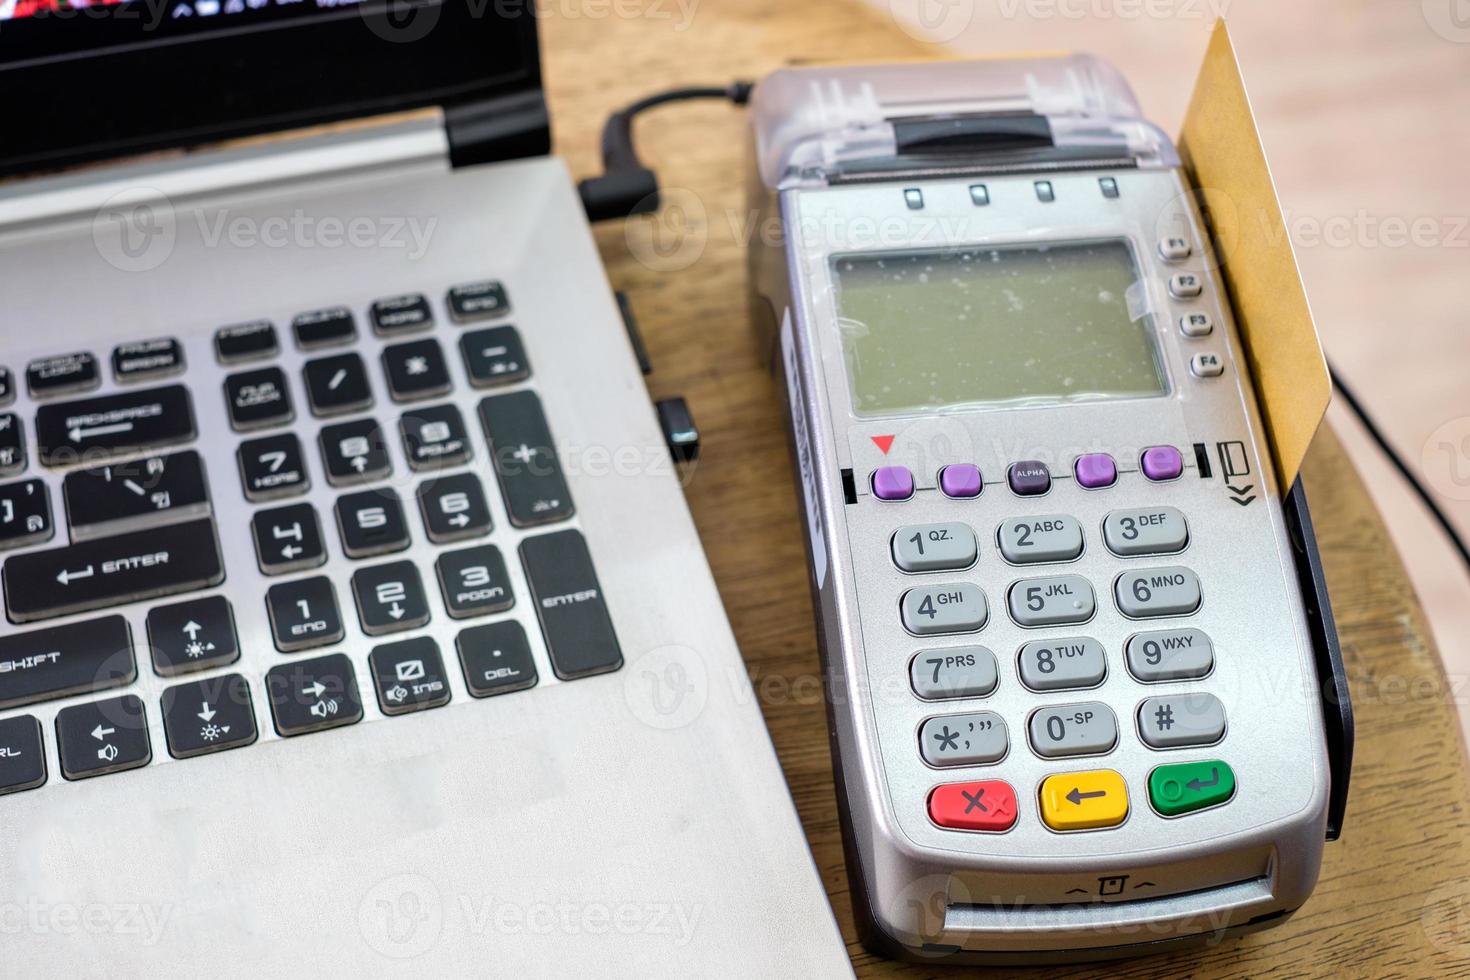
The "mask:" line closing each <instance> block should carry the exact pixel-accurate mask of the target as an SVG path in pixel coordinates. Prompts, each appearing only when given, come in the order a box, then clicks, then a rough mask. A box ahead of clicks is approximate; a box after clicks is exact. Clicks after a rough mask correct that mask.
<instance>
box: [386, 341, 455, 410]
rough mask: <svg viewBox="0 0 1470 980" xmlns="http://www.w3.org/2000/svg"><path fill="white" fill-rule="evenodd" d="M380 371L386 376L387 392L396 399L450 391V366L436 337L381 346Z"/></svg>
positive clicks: (424, 396) (410, 398)
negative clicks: (434, 338)
mask: <svg viewBox="0 0 1470 980" xmlns="http://www.w3.org/2000/svg"><path fill="white" fill-rule="evenodd" d="M383 373H384V374H386V375H387V376H388V394H390V395H392V396H393V400H394V401H396V402H409V401H413V400H414V399H416V398H434V397H436V396H438V395H442V394H444V393H445V392H447V391H448V390H449V366H448V365H447V364H445V363H444V351H443V349H442V348H440V346H439V341H437V340H433V339H425V340H415V341H412V342H411V343H407V344H394V345H393V346H392V347H384V348H383Z"/></svg>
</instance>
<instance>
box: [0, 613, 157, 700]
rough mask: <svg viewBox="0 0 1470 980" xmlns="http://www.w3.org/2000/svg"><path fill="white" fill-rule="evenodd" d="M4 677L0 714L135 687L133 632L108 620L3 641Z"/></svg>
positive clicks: (0, 669) (119, 620)
mask: <svg viewBox="0 0 1470 980" xmlns="http://www.w3.org/2000/svg"><path fill="white" fill-rule="evenodd" d="M0 677H3V678H4V679H5V681H4V683H3V684H0V709H5V708H15V707H19V706H20V705H23V704H32V703H34V702H37V701H50V700H53V699H55V698H64V697H70V696H71V695H73V694H85V693H87V692H90V691H102V690H106V689H107V688H111V687H122V686H123V685H124V684H131V683H132V682H133V681H134V680H136V679H137V677H138V668H137V664H136V663H135V662H134V660H133V634H132V631H131V630H130V629H129V628H128V621H127V620H126V619H124V618H123V617H121V616H104V617H102V618H101V619H89V620H84V621H82V622H78V623H63V624H62V625H60V626H52V627H49V628H47V629H39V630H31V631H30V632H27V633H11V634H9V635H8V636H0Z"/></svg>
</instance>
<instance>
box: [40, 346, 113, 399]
mask: <svg viewBox="0 0 1470 980" xmlns="http://www.w3.org/2000/svg"><path fill="white" fill-rule="evenodd" d="M101 383H102V372H101V371H99V370H98V369H97V358H95V357H93V356H92V355H91V354H89V353H88V352H86V351H79V352H77V353H75V354H61V355H58V356H56V357H42V358H38V359H37V360H34V361H32V362H31V363H30V364H28V365H26V387H27V388H29V389H30V392H31V397H32V398H47V397H50V396H52V395H65V394H70V393H73V392H78V391H86V390H87V389H89V388H95V387H97V386H98V385H99V384H101Z"/></svg>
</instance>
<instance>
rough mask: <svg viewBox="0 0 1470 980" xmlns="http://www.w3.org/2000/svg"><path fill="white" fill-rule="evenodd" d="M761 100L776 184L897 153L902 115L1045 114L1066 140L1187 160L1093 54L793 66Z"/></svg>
mask: <svg viewBox="0 0 1470 980" xmlns="http://www.w3.org/2000/svg"><path fill="white" fill-rule="evenodd" d="M752 106H753V117H752V118H753V124H754V126H755V139H756V154H757V157H758V162H759V166H760V173H761V179H762V180H763V181H764V182H765V184H766V186H768V187H771V188H777V187H782V186H786V185H787V184H789V183H791V182H792V181H796V182H803V181H808V180H811V181H821V180H823V179H824V178H825V177H826V176H827V175H829V174H831V173H832V172H834V171H836V170H838V169H839V168H841V167H842V166H843V165H844V164H846V163H850V162H852V161H857V160H872V159H883V158H892V157H894V156H895V155H896V154H897V150H898V141H897V137H896V134H895V127H894V122H895V120H902V119H915V118H924V119H944V118H953V117H956V116H965V115H973V114H980V113H987V114H1005V113H1009V114H1015V113H1034V114H1036V115H1041V116H1045V117H1046V118H1047V121H1048V122H1049V124H1050V127H1051V136H1052V142H1053V143H1054V145H1055V146H1057V147H1059V148H1073V149H1086V148H1089V147H1096V148H1098V149H1099V150H1103V149H1106V150H1107V151H1109V152H1112V153H1116V152H1118V149H1119V147H1123V148H1126V153H1127V154H1128V155H1129V156H1132V157H1133V158H1135V159H1136V160H1137V162H1138V165H1139V166H1142V167H1174V166H1178V163H1179V161H1178V157H1177V155H1176V154H1175V152H1174V148H1173V144H1171V143H1170V141H1169V138H1168V137H1167V136H1165V135H1164V133H1163V132H1162V131H1161V130H1159V129H1158V127H1156V126H1154V125H1152V124H1151V123H1148V122H1146V121H1145V120H1144V119H1143V118H1142V113H1141V111H1140V109H1139V107H1138V102H1137V101H1136V100H1135V99H1134V97H1133V92H1132V90H1131V89H1129V87H1128V83H1127V82H1126V81H1124V80H1123V77H1122V75H1120V74H1119V73H1118V72H1117V70H1115V69H1114V68H1113V67H1112V66H1111V65H1109V64H1107V63H1106V62H1104V61H1101V60H1100V59H1098V58H1095V57H1093V56H1091V55H1083V54H1074V55H1062V56H1057V57H1047V58H1015V59H988V60H978V61H939V62H915V63H903V64H887V65H844V66H836V67H824V68H790V69H783V70H781V71H777V72H773V73H772V74H770V75H768V76H767V77H766V78H765V79H763V80H762V81H761V82H760V83H759V84H758V85H757V86H756V88H755V94H754V96H753V98H752Z"/></svg>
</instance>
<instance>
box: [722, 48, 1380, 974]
mask: <svg viewBox="0 0 1470 980" xmlns="http://www.w3.org/2000/svg"><path fill="white" fill-rule="evenodd" d="M752 104H753V108H754V117H753V142H752V146H753V161H752V168H753V173H754V175H755V177H756V180H755V181H754V185H753V186H754V191H755V194H756V203H757V206H758V208H759V216H760V219H761V224H760V228H761V233H760V234H758V235H756V236H754V240H755V244H753V246H752V250H751V263H752V282H753V285H754V288H755V292H756V300H755V307H756V319H757V321H758V323H764V324H768V325H769V327H770V328H771V336H770V338H769V339H770V342H771V350H772V354H773V356H774V358H775V359H776V361H777V363H778V365H779V369H778V370H779V373H780V375H781V377H782V380H783V382H784V385H785V389H786V394H787V396H788V399H789V407H790V419H791V436H792V442H793V448H794V459H795V462H796V469H797V483H798V490H797V492H798V495H799V496H800V498H801V504H802V508H803V513H804V527H805V530H806V537H807V546H808V556H809V559H810V566H811V573H812V584H813V588H814V594H815V597H816V606H817V610H818V620H819V631H820V640H821V647H822V651H823V658H824V675H825V681H826V684H827V694H828V703H829V712H830V726H831V731H832V738H833V748H834V762H835V766H836V769H837V782H838V797H839V798H838V801H837V806H838V810H839V813H840V815H841V817H842V820H843V823H844V830H845V843H846V855H847V864H848V870H849V874H850V876H851V877H852V885H853V887H852V893H853V895H854V896H855V898H854V901H855V905H856V906H857V912H858V917H859V920H860V922H861V923H862V929H863V938H864V941H865V942H866V943H867V944H868V945H869V946H870V947H872V948H875V949H878V950H881V951H883V952H886V953H888V954H890V955H897V956H905V957H909V958H920V959H934V960H951V961H955V962H968V961H974V962H1027V961H1035V960H1069V959H1086V958H1105V957H1112V956H1125V955H1134V954H1139V953H1148V952H1156V951H1160V950H1165V949H1169V948H1173V947H1175V946H1182V945H1186V944H1189V943H1198V942H1212V941H1219V940H1220V939H1222V938H1223V937H1226V936H1229V935H1232V934H1236V933H1240V932H1244V931H1249V930H1253V929H1257V928H1261V927H1264V926H1268V925H1271V924H1274V923H1277V922H1280V921H1282V920H1284V918H1285V917H1286V916H1287V915H1289V914H1290V913H1291V912H1292V911H1293V910H1295V909H1296V908H1298V907H1299V906H1300V905H1301V904H1302V903H1303V902H1304V901H1306V899H1307V897H1308V895H1309V894H1310V892H1311V890H1312V888H1313V885H1314V883H1315V882H1316V880H1317V876H1318V871H1319V867H1320V864H1321V860H1322V854H1323V842H1324V840H1327V839H1331V838H1333V837H1335V836H1336V833H1337V828H1338V826H1339V824H1340V821H1341V814H1342V809H1343V799H1344V797H1345V794H1346V787H1347V769H1348V756H1349V750H1350V744H1351V718H1350V708H1349V707H1348V705H1347V702H1346V698H1345V696H1344V695H1343V692H1344V691H1345V684H1344V683H1343V681H1342V671H1341V660H1340V656H1339V655H1338V651H1337V647H1336V635H1335V631H1334V629H1333V627H1332V621H1331V614H1330V611H1329V609H1328V607H1327V603H1326V596H1325V592H1324V591H1323V588H1322V578H1321V574H1320V569H1319V567H1318V565H1317V561H1316V549H1315V542H1314V539H1313V537H1312V532H1311V525H1310V521H1309V520H1308V519H1307V515H1306V510H1305V503H1304V499H1303V498H1302V495H1301V492H1300V488H1299V486H1298V487H1296V488H1295V489H1293V490H1292V492H1291V493H1289V494H1284V493H1283V492H1282V489H1281V488H1278V486H1277V478H1276V475H1275V473H1274V470H1273V464H1272V461H1271V453H1270V444H1269V442H1268V436H1267V434H1266V430H1265V429H1264V428H1263V424H1262V421H1261V415H1260V414H1259V413H1258V411H1257V404H1256V396H1255V393H1254V391H1253V387H1252V383H1251V379H1250V377H1249V375H1248V367H1247V363H1246V359H1245V356H1244V351H1243V348H1242V339H1241V336H1240V334H1239V333H1238V332H1237V329H1236V324H1235V322H1234V318H1233V317H1232V311H1231V306H1230V302H1229V298H1228V296H1227V295H1226V293H1225V291H1224V286H1223V285H1222V281H1221V276H1220V274H1219V269H1218V267H1217V265H1216V261H1217V257H1216V255H1215V252H1214V249H1213V247H1212V244H1211V240H1210V237H1209V233H1208V231H1207V229H1206V227H1205V225H1204V224H1203V223H1202V220H1201V216H1200V212H1199V211H1198V209H1197V207H1196V204H1195V201H1194V195H1193V193H1192V191H1191V188H1190V183H1189V180H1188V175H1187V174H1186V172H1185V171H1184V170H1183V169H1182V168H1181V164H1180V160H1179V157H1178V155H1177V153H1176V151H1175V149H1174V147H1173V145H1172V144H1171V142H1170V140H1169V139H1168V138H1167V137H1166V136H1165V135H1164V134H1163V133H1162V132H1161V131H1160V130H1159V129H1158V128H1156V127H1155V126H1153V125H1151V124H1149V123H1148V122H1146V121H1145V120H1144V119H1143V118H1142V114H1141V112H1140V110H1139V107H1138V105H1137V103H1136V101H1135V99H1134V97H1133V95H1132V93H1131V92H1130V90H1129V89H1128V87H1127V85H1126V83H1125V82H1124V81H1123V80H1122V78H1121V77H1120V76H1119V75H1118V74H1117V73H1116V72H1115V71H1114V70H1113V69H1111V68H1110V67H1109V66H1107V65H1105V64H1103V63H1102V62H1100V61H1098V60H1095V59H1093V58H1090V57H1086V56H1065V57H1057V58H1039V59H1027V60H994V61H979V62H948V63H943V64H902V65H887V66H881V67H840V68H803V69H793V70H784V71H779V72H777V73H775V74H774V75H772V76H770V77H768V78H767V79H765V80H764V81H762V82H761V83H759V84H758V85H757V87H756V90H755V96H754V99H753V102H752Z"/></svg>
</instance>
